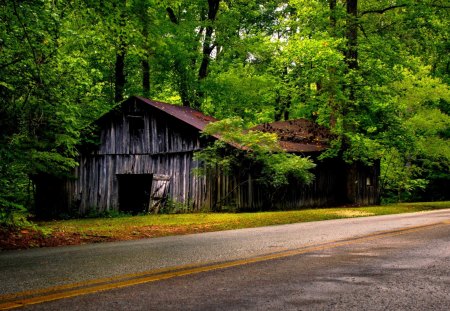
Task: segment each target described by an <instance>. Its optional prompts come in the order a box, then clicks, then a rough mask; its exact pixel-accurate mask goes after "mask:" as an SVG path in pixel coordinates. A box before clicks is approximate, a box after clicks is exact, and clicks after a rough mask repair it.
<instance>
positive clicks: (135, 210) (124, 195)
mask: <svg viewBox="0 0 450 311" xmlns="http://www.w3.org/2000/svg"><path fill="white" fill-rule="evenodd" d="M117 179H118V181H119V210H120V211H122V212H127V213H131V214H133V215H136V214H139V213H145V212H147V211H148V208H149V204H150V192H151V188H152V180H153V175H152V174H118V175H117Z"/></svg>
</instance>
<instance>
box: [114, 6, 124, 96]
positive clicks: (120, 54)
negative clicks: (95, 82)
mask: <svg viewBox="0 0 450 311" xmlns="http://www.w3.org/2000/svg"><path fill="white" fill-rule="evenodd" d="M125 6H126V0H124V1H123V3H122V5H121V6H120V7H119V8H118V9H119V10H120V12H121V13H120V19H119V26H120V27H119V48H118V50H117V52H116V64H115V72H114V101H115V102H116V103H118V102H121V101H123V98H124V90H125V82H126V77H125V54H126V44H125V40H124V37H123V34H122V33H121V30H122V29H123V28H124V27H125V23H126V21H125V18H126V16H125Z"/></svg>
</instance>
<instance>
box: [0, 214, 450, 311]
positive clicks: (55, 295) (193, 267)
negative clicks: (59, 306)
mask: <svg viewBox="0 0 450 311" xmlns="http://www.w3.org/2000/svg"><path fill="white" fill-rule="evenodd" d="M448 224H450V220H446V221H442V222H439V223H434V224H428V225H421V226H413V227H407V228H403V229H399V230H389V231H382V232H379V233H374V234H370V235H366V236H363V237H357V238H354V239H349V240H343V241H332V242H327V243H324V244H320V245H316V246H304V247H302V248H299V249H294V250H287V251H281V252H277V253H272V254H268V255H261V256H256V257H253V258H247V259H239V260H233V261H229V262H224V263H210V264H190V265H183V266H177V267H171V268H164V269H157V270H151V271H146V272H139V273H132V274H125V275H120V276H115V277H109V278H102V279H96V280H91V281H86V282H78V283H72V284H66V285H61V286H54V287H49V288H45V289H40V290H32V291H24V292H19V293H13V294H6V295H1V296H0V310H8V309H13V308H18V307H23V306H26V305H32V304H38V303H43V302H48V301H53V300H58V299H64V298H70V297H76V296H81V295H87V294H92V293H96V292H100V291H107V290H112V289H117V288H123V287H128V286H133V285H138V284H143V283H149V282H155V281H161V280H166V279H170V278H174V277H181V276H185V275H191V274H198V273H201V272H207V271H213V270H219V269H226V268H231V267H236V266H242V265H246V264H252V263H257V262H263V261H268V260H274V259H280V258H285V257H290V256H295V255H300V254H305V253H311V252H316V251H321V250H326V249H331V248H336V247H340V246H346V245H351V244H356V243H362V242H367V241H371V240H375V239H381V238H386V237H392V236H396V235H402V234H406V233H411V232H416V231H420V230H424V229H427V228H431V227H436V226H443V225H448Z"/></svg>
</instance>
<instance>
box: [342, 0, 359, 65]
mask: <svg viewBox="0 0 450 311" xmlns="http://www.w3.org/2000/svg"><path fill="white" fill-rule="evenodd" d="M345 36H346V39H347V50H346V52H345V61H346V63H347V66H348V69H357V68H358V0H347V26H346V34H345Z"/></svg>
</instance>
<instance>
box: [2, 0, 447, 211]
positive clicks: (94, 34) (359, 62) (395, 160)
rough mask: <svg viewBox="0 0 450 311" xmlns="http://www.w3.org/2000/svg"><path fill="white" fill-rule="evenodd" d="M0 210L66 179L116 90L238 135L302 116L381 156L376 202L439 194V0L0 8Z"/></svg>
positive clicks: (29, 3)
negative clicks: (237, 122)
mask: <svg viewBox="0 0 450 311" xmlns="http://www.w3.org/2000/svg"><path fill="white" fill-rule="evenodd" d="M0 5H1V7H0V100H1V103H0V206H1V215H2V216H1V217H9V216H10V215H12V214H13V212H15V211H31V212H32V209H33V192H34V185H33V176H35V175H36V174H37V173H42V172H44V173H50V174H53V175H56V176H67V175H70V174H71V170H72V168H74V167H75V166H76V165H77V154H78V151H79V150H78V149H77V146H79V144H80V142H82V140H85V139H89V136H86V135H82V134H81V133H82V132H83V133H86V132H89V126H90V124H92V122H93V121H94V120H96V119H98V118H99V117H100V116H101V115H103V114H104V113H105V112H106V111H108V110H110V109H111V108H112V107H113V106H115V105H116V104H117V103H118V102H121V101H122V100H123V99H126V98H128V97H129V96H131V95H143V96H145V97H149V98H152V99H156V100H161V101H165V102H170V103H174V104H179V105H184V106H189V107H192V108H195V109H198V110H200V111H202V112H204V113H205V114H207V115H211V116H214V117H216V118H218V119H225V118H230V117H236V116H238V117H240V118H242V119H243V120H244V122H245V125H246V126H247V127H251V126H254V125H257V124H260V123H263V122H272V121H279V120H288V119H293V118H300V117H303V118H307V119H309V120H312V121H314V122H316V123H318V124H320V125H323V126H325V127H328V128H330V129H331V131H332V132H333V133H334V134H335V140H334V141H333V143H332V148H330V149H329V150H328V151H327V152H326V153H325V154H324V155H323V157H336V156H339V157H343V158H344V159H345V160H346V161H347V162H354V161H362V162H364V163H372V162H374V161H379V160H380V161H381V176H380V179H381V180H380V182H381V188H382V189H381V191H382V196H383V198H384V200H385V201H404V200H422V199H423V200H425V199H426V200H440V199H449V194H448V189H449V188H450V142H449V139H450V88H449V84H450V41H449V38H450V16H449V14H450V5H449V3H448V1H446V0H423V1H417V0H389V1H387V0H376V1H375V0H366V1H362V0H359V1H358V0H347V1H340V0H328V1H327V0H313V1H304V0H290V1H289V0H288V1H286V0H285V1H282V0H273V1H267V0H250V1H244V0H190V1H174V0H102V1H98V0H95V1H94V0H0Z"/></svg>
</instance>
